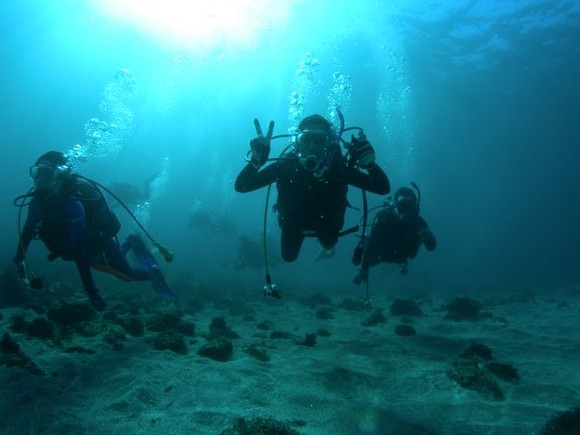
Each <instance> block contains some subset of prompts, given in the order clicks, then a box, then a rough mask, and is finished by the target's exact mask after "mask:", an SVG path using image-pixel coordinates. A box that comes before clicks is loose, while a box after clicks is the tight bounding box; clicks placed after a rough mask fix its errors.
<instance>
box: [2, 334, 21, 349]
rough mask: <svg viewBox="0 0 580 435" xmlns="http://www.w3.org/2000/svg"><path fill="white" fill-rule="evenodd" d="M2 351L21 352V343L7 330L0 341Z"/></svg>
mask: <svg viewBox="0 0 580 435" xmlns="http://www.w3.org/2000/svg"><path fill="white" fill-rule="evenodd" d="M0 352H1V353H5V354H13V353H18V352H20V345H19V344H18V343H16V341H15V340H14V339H13V338H12V337H11V336H10V334H8V333H7V332H6V333H4V335H3V336H2V341H1V342H0Z"/></svg>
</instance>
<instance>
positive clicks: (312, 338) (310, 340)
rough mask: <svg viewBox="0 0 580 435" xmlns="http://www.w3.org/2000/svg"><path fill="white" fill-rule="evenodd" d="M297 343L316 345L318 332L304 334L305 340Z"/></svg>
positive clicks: (308, 345)
mask: <svg viewBox="0 0 580 435" xmlns="http://www.w3.org/2000/svg"><path fill="white" fill-rule="evenodd" d="M297 344H300V345H302V346H307V347H314V346H316V334H315V333H311V334H306V335H305V336H304V340H301V341H298V342H297Z"/></svg>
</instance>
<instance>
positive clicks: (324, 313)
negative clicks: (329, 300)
mask: <svg viewBox="0 0 580 435" xmlns="http://www.w3.org/2000/svg"><path fill="white" fill-rule="evenodd" d="M333 312H334V309H332V308H329V307H324V308H319V309H318V310H316V317H317V318H319V319H321V320H329V319H333V318H334V315H333V314H332V313H333Z"/></svg>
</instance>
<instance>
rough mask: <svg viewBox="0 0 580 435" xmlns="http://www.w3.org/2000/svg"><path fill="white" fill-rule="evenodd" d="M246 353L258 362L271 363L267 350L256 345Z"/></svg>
mask: <svg viewBox="0 0 580 435" xmlns="http://www.w3.org/2000/svg"><path fill="white" fill-rule="evenodd" d="M244 352H246V353H247V354H248V355H250V356H252V357H253V358H256V359H257V360H258V361H262V362H267V361H270V355H268V352H267V351H266V349H264V348H263V347H261V346H258V345H256V344H252V345H250V346H248V347H247V348H246V349H245V350H244Z"/></svg>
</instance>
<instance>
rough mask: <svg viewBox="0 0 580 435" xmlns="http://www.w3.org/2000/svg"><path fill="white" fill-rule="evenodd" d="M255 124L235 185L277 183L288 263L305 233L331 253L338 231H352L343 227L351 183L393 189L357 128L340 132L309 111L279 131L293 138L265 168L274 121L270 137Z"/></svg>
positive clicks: (239, 188) (250, 188) (368, 188)
mask: <svg viewBox="0 0 580 435" xmlns="http://www.w3.org/2000/svg"><path fill="white" fill-rule="evenodd" d="M338 114H339V116H340V120H341V124H343V119H342V115H341V114H340V112H339V113H338ZM254 125H255V127H256V132H257V135H258V136H257V137H256V138H254V139H252V140H251V141H250V148H251V150H250V152H249V153H248V156H247V158H246V159H247V160H248V164H247V165H246V166H245V167H244V168H243V169H242V171H241V172H240V174H239V175H238V177H237V179H236V183H235V189H236V191H237V192H242V193H244V192H251V191H254V190H257V189H260V188H262V187H265V186H268V185H270V184H272V183H274V182H275V183H276V187H277V190H278V198H277V203H276V205H275V210H276V211H277V212H278V224H279V226H280V229H281V250H282V258H283V259H284V261H286V262H293V261H295V260H296V259H297V258H298V254H299V252H300V248H301V247H302V243H303V242H304V238H305V237H306V236H313V237H316V238H317V239H318V241H319V242H320V244H321V245H322V247H323V249H324V250H326V251H328V252H330V253H332V252H333V250H334V247H335V245H336V243H337V242H338V238H339V236H341V235H344V234H346V233H348V231H349V230H346V231H342V232H341V230H342V227H343V225H344V216H345V212H346V207H347V206H348V201H347V191H348V186H349V185H351V186H354V187H357V188H359V189H363V190H365V191H368V192H372V193H376V194H379V195H385V194H387V193H389V191H390V183H389V179H388V177H387V175H386V174H385V172H384V171H383V170H382V169H381V168H380V167H379V165H377V164H376V162H375V150H374V149H373V147H372V145H371V144H370V143H369V141H368V140H367V138H366V136H365V134H364V132H363V131H362V129H360V128H359V127H351V128H349V129H344V128H343V126H341V128H340V130H339V132H338V133H337V132H336V131H335V129H334V127H333V125H332V124H331V122H330V121H328V120H327V119H326V118H324V117H323V116H321V115H311V116H308V117H306V118H304V119H303V120H302V121H300V123H299V125H298V128H297V133H296V134H295V135H282V136H277V137H284V136H291V137H293V142H292V143H291V144H290V145H289V146H288V147H287V148H286V149H285V150H284V151H283V152H282V154H281V156H280V158H278V159H274V160H275V161H274V162H272V163H271V164H269V165H268V166H265V167H263V168H262V166H264V164H265V163H266V162H267V161H268V160H269V158H268V157H269V154H270V141H271V139H273V137H272V133H273V130H274V122H273V121H271V122H270V125H269V127H268V131H267V134H266V136H264V135H263V133H262V129H261V127H260V123H259V122H258V120H254ZM350 129H357V130H359V133H358V135H357V136H356V137H355V136H354V135H353V136H351V142H350V143H346V142H344V141H343V140H342V138H341V135H342V133H343V132H344V131H346V130H350ZM274 138H276V137H274ZM341 142H342V143H344V144H346V147H347V149H348V153H347V156H344V155H343V154H342V151H341V147H340V145H341ZM250 153H251V156H250ZM363 171H364V172H363ZM355 231H356V229H355Z"/></svg>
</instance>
